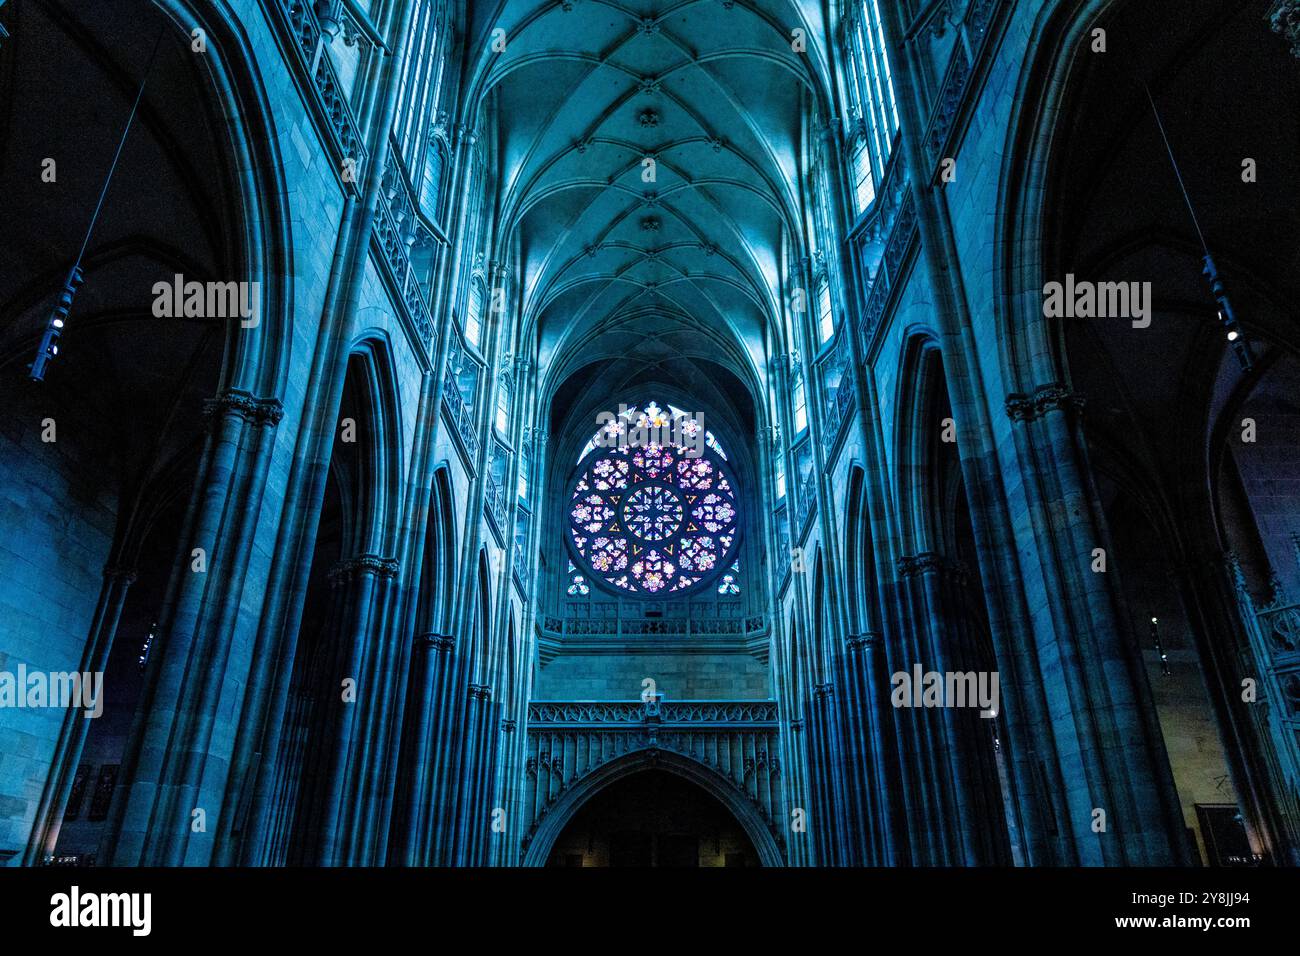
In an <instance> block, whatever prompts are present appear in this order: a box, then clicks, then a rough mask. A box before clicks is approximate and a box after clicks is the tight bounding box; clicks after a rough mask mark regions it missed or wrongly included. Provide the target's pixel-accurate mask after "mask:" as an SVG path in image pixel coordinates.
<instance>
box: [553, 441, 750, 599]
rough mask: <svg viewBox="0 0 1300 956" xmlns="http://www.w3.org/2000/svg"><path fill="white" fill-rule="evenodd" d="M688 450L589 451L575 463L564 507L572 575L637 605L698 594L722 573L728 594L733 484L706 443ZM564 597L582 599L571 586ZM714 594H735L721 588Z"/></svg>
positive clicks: (734, 535)
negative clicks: (650, 599) (698, 451)
mask: <svg viewBox="0 0 1300 956" xmlns="http://www.w3.org/2000/svg"><path fill="white" fill-rule="evenodd" d="M696 447H698V445H697V446H696ZM688 450H689V449H688V447H687V446H686V445H678V444H671V443H669V444H653V443H652V444H648V445H631V446H626V445H625V446H622V447H612V448H595V449H594V451H593V453H591V454H587V455H586V456H585V457H584V458H583V463H582V465H581V467H580V469H579V471H578V475H577V477H576V479H575V480H574V483H573V487H572V489H571V491H570V496H569V504H568V532H567V533H568V537H569V544H570V545H571V546H572V552H573V554H574V562H575V563H576V567H575V573H577V574H578V575H579V576H582V575H586V576H587V577H588V578H589V579H590V581H592V582H594V583H596V584H600V585H602V586H605V587H608V588H610V589H612V590H615V591H618V592H621V593H624V594H630V595H636V596H641V597H658V596H662V595H665V594H674V595H677V594H686V593H690V592H693V591H696V590H699V589H701V588H703V587H707V586H709V585H711V584H712V582H713V579H714V578H715V577H716V576H717V574H718V572H719V571H721V570H723V569H725V568H728V567H730V568H731V569H732V572H733V574H732V575H728V578H729V579H730V580H731V581H732V585H733V587H734V586H735V585H734V581H735V575H734V572H735V567H734V565H735V562H736V551H737V550H738V545H739V522H740V513H739V505H738V502H737V499H736V488H735V484H734V481H733V479H732V478H731V476H730V474H729V472H728V471H727V470H726V465H725V464H724V463H723V460H722V459H721V457H720V456H719V455H718V453H717V452H716V451H714V450H713V448H712V445H711V444H709V443H707V442H706V443H705V447H704V449H703V451H702V453H701V454H699V455H698V456H694V457H693V456H691V455H688V454H687V451H688ZM583 585H584V586H585V585H586V582H585V581H584V582H583ZM737 590H738V589H737ZM569 593H570V594H575V593H584V594H585V593H586V591H585V590H584V591H574V590H573V584H572V580H571V584H570V590H569ZM718 593H720V594H724V593H736V591H727V590H724V589H723V588H721V587H720V588H719V589H718Z"/></svg>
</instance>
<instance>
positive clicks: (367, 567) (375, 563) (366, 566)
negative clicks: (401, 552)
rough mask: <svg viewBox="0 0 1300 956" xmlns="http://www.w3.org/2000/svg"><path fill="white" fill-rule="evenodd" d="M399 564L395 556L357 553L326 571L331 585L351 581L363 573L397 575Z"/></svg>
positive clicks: (390, 576) (386, 577)
mask: <svg viewBox="0 0 1300 956" xmlns="http://www.w3.org/2000/svg"><path fill="white" fill-rule="evenodd" d="M400 566H401V564H400V562H399V561H398V560H397V559H396V558H381V557H379V555H377V554H359V555H357V556H356V557H354V558H348V559H347V560H345V561H339V562H338V563H337V564H335V565H334V566H333V567H332V568H330V569H329V571H328V572H327V573H326V577H327V578H328V579H329V582H330V584H331V586H337V585H340V584H345V583H347V582H349V581H353V580H355V579H356V578H358V577H360V576H361V575H363V574H373V575H375V576H377V577H379V578H380V579H389V578H393V577H396V576H397V570H398V568H399V567H400Z"/></svg>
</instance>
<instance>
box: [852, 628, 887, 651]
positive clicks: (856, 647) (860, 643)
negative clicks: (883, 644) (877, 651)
mask: <svg viewBox="0 0 1300 956" xmlns="http://www.w3.org/2000/svg"><path fill="white" fill-rule="evenodd" d="M844 644H845V646H847V647H848V649H849V650H850V651H851V652H852V651H869V650H871V649H872V648H874V647H877V646H878V645H879V644H880V635H879V634H877V633H876V632H875V631H863V632H862V633H861V634H850V635H849V636H848V637H846V638H845V639H844Z"/></svg>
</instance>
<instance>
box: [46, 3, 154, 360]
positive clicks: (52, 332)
mask: <svg viewBox="0 0 1300 956" xmlns="http://www.w3.org/2000/svg"><path fill="white" fill-rule="evenodd" d="M166 29H167V28H166V26H163V27H161V28H160V29H159V30H158V39H157V40H155V41H154V45H153V52H152V53H150V54H149V65H148V67H146V69H145V71H144V76H143V77H142V78H141V79H140V87H139V89H137V90H136V92H135V102H134V103H132V104H131V114H130V115H129V116H128V117H127V118H126V125H125V126H123V127H122V136H121V138H119V139H118V141H117V151H116V152H115V153H113V162H112V163H110V164H109V167H108V175H107V176H105V177H104V185H103V187H102V188H101V189H100V190H99V201H98V202H97V203H95V211H94V212H93V213H92V214H91V216H90V225H89V226H87V227H86V235H85V238H83V239H82V240H81V249H80V251H78V252H77V258H76V260H75V261H74V262H73V263H72V269H71V270H70V271H69V272H68V278H67V279H66V280H65V281H64V283H63V289H62V290H61V291H60V292H59V301H58V303H57V304H56V305H55V306H54V309H53V311H51V312H50V317H49V320H48V321H47V322H46V323H45V332H44V333H43V334H42V335H41V344H40V345H39V346H38V347H37V349H36V358H34V359H33V360H32V364H31V365H30V366H29V368H30V369H31V374H30V378H31V380H32V381H33V382H43V381H45V370H46V367H47V366H48V365H49V364H50V362H52V361H53V360H54V359H55V358H56V357H57V356H58V354H59V339H60V338H61V337H62V335H63V328H64V326H65V325H66V324H67V321H68V313H69V312H71V311H72V300H73V299H74V298H76V295H77V289H78V288H79V287H80V286H81V280H82V271H81V261H82V259H84V258H85V255H86V247H87V246H89V245H90V236H91V234H92V233H93V232H94V231H95V223H97V222H98V221H99V213H100V211H101V210H102V209H103V208H104V197H105V196H107V195H108V187H109V185H111V184H112V182H113V174H114V173H115V172H117V163H118V160H120V159H121V158H122V147H123V146H125V145H126V137H127V134H128V133H130V132H131V125H132V124H133V123H134V122H135V114H136V113H137V112H139V110H140V100H141V98H142V97H143V96H144V88H145V84H147V83H148V82H149V74H150V73H152V72H153V65H154V61H155V60H156V59H157V57H158V47H159V46H160V45H161V44H162V38H163V31H165V30H166Z"/></svg>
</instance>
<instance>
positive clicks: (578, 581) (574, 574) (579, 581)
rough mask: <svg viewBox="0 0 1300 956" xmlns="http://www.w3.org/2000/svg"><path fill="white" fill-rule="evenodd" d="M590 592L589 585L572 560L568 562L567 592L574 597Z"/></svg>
mask: <svg viewBox="0 0 1300 956" xmlns="http://www.w3.org/2000/svg"><path fill="white" fill-rule="evenodd" d="M590 593H591V587H590V586H589V585H588V584H587V579H586V578H584V577H583V576H582V575H581V574H579V573H578V569H577V567H575V566H574V563H573V562H572V561H570V562H569V594H570V595H572V596H574V597H582V596H584V595H587V594H590Z"/></svg>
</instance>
